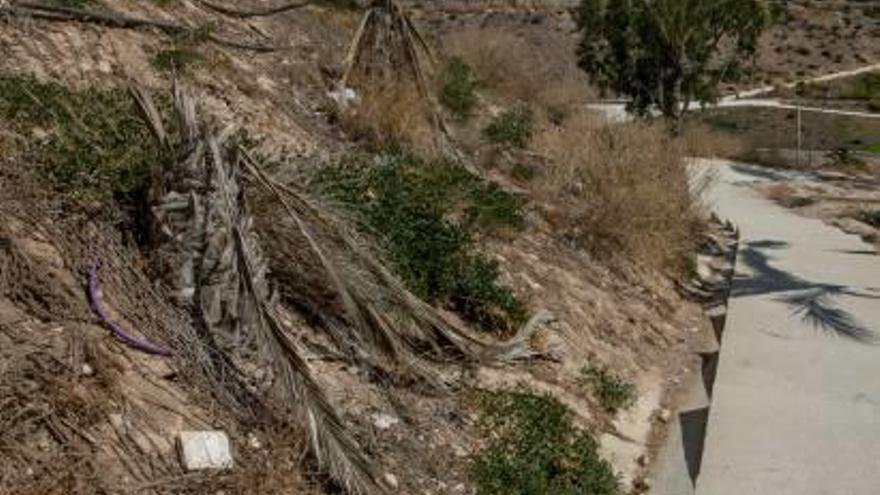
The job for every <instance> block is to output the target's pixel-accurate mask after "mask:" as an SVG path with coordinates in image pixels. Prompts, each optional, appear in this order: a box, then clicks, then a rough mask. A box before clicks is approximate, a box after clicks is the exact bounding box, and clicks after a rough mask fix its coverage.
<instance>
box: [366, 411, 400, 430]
mask: <svg viewBox="0 0 880 495" xmlns="http://www.w3.org/2000/svg"><path fill="white" fill-rule="evenodd" d="M371 418H372V419H373V425H375V426H376V428H379V429H380V430H387V429H388V428H391V427H392V426H394V425H396V424H397V423H400V419H399V418H397V417H396V416H392V415H390V414H383V413H377V414H373V415H372V416H371Z"/></svg>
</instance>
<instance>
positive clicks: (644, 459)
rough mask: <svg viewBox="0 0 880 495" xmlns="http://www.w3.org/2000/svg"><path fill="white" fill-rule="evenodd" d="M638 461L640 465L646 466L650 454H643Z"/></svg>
mask: <svg viewBox="0 0 880 495" xmlns="http://www.w3.org/2000/svg"><path fill="white" fill-rule="evenodd" d="M636 462H637V463H639V466H641V467H645V466H647V465H648V454H642V455H640V456H639V457H638V458H637V459H636Z"/></svg>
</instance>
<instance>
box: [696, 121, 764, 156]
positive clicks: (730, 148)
mask: <svg viewBox="0 0 880 495" xmlns="http://www.w3.org/2000/svg"><path fill="white" fill-rule="evenodd" d="M682 139H683V140H684V147H685V152H686V153H687V156H693V157H700V158H736V157H741V156H744V155H745V154H746V153H747V152H748V151H749V149H748V146H747V144H746V143H745V142H744V141H743V140H742V139H740V138H738V137H736V136H734V135H731V134H724V133H721V132H717V131H713V130H712V129H711V128H710V127H709V126H708V125H706V124H704V123H702V122H696V121H695V122H689V123H687V125H686V126H685V131H684V133H683V134H682Z"/></svg>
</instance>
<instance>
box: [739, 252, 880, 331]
mask: <svg viewBox="0 0 880 495" xmlns="http://www.w3.org/2000/svg"><path fill="white" fill-rule="evenodd" d="M788 247H789V244H788V243H786V242H782V241H776V240H769V239H768V240H759V241H752V242H748V243H746V244H745V246H744V247H741V248H740V253H739V257H738V262H739V263H744V264H745V266H747V267H748V268H749V270H750V271H751V272H752V273H751V275H737V276H735V277H734V281H733V288H732V290H731V293H730V297H732V298H735V297H746V296H756V295H765V294H776V293H778V294H779V295H778V297H777V298H776V299H777V300H778V301H781V302H783V303H785V304H786V305H788V306H789V307H791V310H792V313H793V314H794V315H796V316H799V317H800V318H801V319H802V320H804V321H806V322H808V323H810V324H811V325H812V326H813V328H816V329H819V330H821V331H823V332H825V333H828V334H831V335H835V336H839V337H843V338H847V339H850V340H853V341H856V342H860V343H864V344H878V343H880V336H878V335H877V334H876V333H875V332H873V331H871V330H870V329H869V328H867V327H866V326H865V325H864V324H863V323H862V322H860V321H858V319H857V318H855V317H854V316H853V315H852V314H851V313H849V312H848V311H846V310H845V309H843V308H841V307H840V306H839V305H838V304H837V303H836V302H835V301H834V298H835V297H837V296H849V297H856V298H869V299H878V300H880V295H878V294H870V293H867V292H864V291H859V290H854V289H853V288H851V287H848V286H845V285H837V284H826V283H818V282H812V281H809V280H806V279H804V278H801V277H798V276H796V275H793V274H791V273H789V272H786V271H784V270H780V269H779V268H776V267H775V266H773V265H772V263H771V260H772V258H771V256H770V254H768V251H773V250H783V249H787V248H788Z"/></svg>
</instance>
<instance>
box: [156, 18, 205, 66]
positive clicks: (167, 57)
mask: <svg viewBox="0 0 880 495" xmlns="http://www.w3.org/2000/svg"><path fill="white" fill-rule="evenodd" d="M213 30H214V26H213V25H210V24H207V25H204V26H202V27H200V28H198V29H195V30H193V31H188V32H186V33H182V34H178V35H174V36H172V37H171V44H170V45H169V46H168V47H167V48H163V49H161V50H159V51H158V52H156V54H155V55H153V59H152V63H153V66H154V67H156V68H157V69H161V70H167V71H170V70H175V71H185V70H186V69H188V68H189V67H192V66H194V65H196V64H198V63H200V62H203V61H204V60H205V57H204V55H202V53H201V52H200V51H199V49H200V47H201V46H202V45H203V44H204V43H205V42H207V41H208V39H209V38H210V35H211V33H212V32H213Z"/></svg>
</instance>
